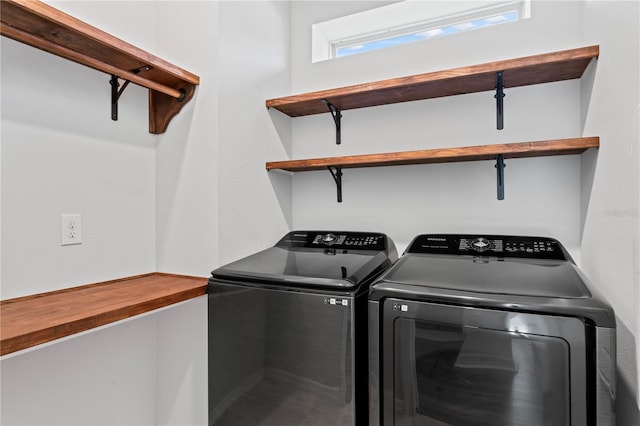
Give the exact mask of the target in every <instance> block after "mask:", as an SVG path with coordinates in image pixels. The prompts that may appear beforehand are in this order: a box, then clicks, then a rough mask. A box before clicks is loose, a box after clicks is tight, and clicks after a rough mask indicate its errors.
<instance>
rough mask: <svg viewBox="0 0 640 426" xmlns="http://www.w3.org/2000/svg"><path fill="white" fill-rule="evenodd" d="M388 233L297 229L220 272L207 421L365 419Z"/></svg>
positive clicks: (390, 254) (213, 290)
mask: <svg viewBox="0 0 640 426" xmlns="http://www.w3.org/2000/svg"><path fill="white" fill-rule="evenodd" d="M396 259H397V252H396V249H395V245H394V243H393V241H391V240H390V239H389V238H388V237H387V236H386V235H384V234H380V233H363V232H335V231H294V232H291V233H289V234H287V235H286V236H285V237H284V238H282V239H281V240H280V241H279V242H278V243H277V244H276V245H275V246H274V247H271V248H268V249H266V250H263V251H261V252H258V253H256V254H253V255H251V256H249V257H246V258H244V259H241V260H238V261H236V262H233V263H230V264H228V265H226V266H223V267H221V268H219V269H216V270H215V271H213V272H212V275H211V278H210V279H209V285H208V305H209V309H208V311H209V425H216V426H223V425H243V426H253V425H274V426H276V425H277V426H296V425H328V424H330V425H344V426H353V425H356V422H357V424H359V425H364V424H367V415H368V409H367V402H368V397H367V395H368V385H367V376H368V367H367V360H368V357H367V352H368V351H367V331H368V326H367V321H368V318H367V295H368V289H369V285H370V284H371V282H372V281H373V280H374V279H375V278H376V277H378V276H379V275H380V274H381V273H382V272H383V271H384V270H386V269H387V268H388V267H389V266H390V265H391V264H392V263H393V262H394V261H395V260H396Z"/></svg>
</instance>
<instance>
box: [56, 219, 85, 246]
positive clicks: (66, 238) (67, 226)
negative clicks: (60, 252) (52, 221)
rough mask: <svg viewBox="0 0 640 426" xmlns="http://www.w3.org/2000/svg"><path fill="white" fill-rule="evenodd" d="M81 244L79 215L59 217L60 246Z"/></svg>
mask: <svg viewBox="0 0 640 426" xmlns="http://www.w3.org/2000/svg"><path fill="white" fill-rule="evenodd" d="M73 244H82V216H80V214H63V215H60V245H62V246H69V245H73Z"/></svg>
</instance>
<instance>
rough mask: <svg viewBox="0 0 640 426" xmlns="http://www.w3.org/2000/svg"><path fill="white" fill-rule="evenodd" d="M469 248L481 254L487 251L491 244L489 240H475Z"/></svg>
mask: <svg viewBox="0 0 640 426" xmlns="http://www.w3.org/2000/svg"><path fill="white" fill-rule="evenodd" d="M471 246H472V247H473V249H474V250H475V251H479V252H483V251H485V250H488V249H489V247H490V246H491V244H490V243H489V240H487V239H486V238H476V239H475V240H473V242H472V243H471Z"/></svg>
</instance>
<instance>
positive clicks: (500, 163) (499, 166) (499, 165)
mask: <svg viewBox="0 0 640 426" xmlns="http://www.w3.org/2000/svg"><path fill="white" fill-rule="evenodd" d="M505 167H507V166H505V164H504V155H503V154H499V155H498V156H497V158H496V173H497V183H498V200H504V168H505Z"/></svg>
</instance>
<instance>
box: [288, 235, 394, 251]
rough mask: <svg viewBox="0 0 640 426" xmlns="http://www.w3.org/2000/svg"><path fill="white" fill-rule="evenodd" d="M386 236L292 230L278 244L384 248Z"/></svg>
mask: <svg viewBox="0 0 640 426" xmlns="http://www.w3.org/2000/svg"><path fill="white" fill-rule="evenodd" d="M386 240H387V237H386V236H385V235H384V234H377V233H368V232H337V231H334V232H331V231H294V232H290V233H289V234H288V235H287V236H286V237H284V238H283V239H282V240H281V241H280V242H279V243H278V245H280V246H296V247H311V248H332V249H358V250H379V251H382V250H385V249H386V248H387V243H386Z"/></svg>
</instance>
